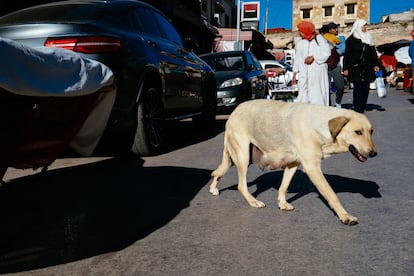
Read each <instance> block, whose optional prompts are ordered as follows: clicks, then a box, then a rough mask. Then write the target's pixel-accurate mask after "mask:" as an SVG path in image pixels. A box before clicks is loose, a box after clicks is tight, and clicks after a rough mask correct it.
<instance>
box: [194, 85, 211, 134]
mask: <svg viewBox="0 0 414 276" xmlns="http://www.w3.org/2000/svg"><path fill="white" fill-rule="evenodd" d="M216 115H217V88H216V82H215V80H210V81H209V84H208V89H207V91H206V93H205V94H204V98H203V110H202V113H201V115H200V116H196V117H194V118H193V119H192V121H193V124H194V126H195V128H197V129H200V130H207V131H211V130H213V129H214V127H215V124H216Z"/></svg>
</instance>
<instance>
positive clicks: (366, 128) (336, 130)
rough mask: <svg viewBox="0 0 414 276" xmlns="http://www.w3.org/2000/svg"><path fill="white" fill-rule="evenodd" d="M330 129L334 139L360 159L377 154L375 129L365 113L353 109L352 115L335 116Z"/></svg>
mask: <svg viewBox="0 0 414 276" xmlns="http://www.w3.org/2000/svg"><path fill="white" fill-rule="evenodd" d="M329 130H330V132H331V135H332V137H333V140H334V141H335V142H336V143H338V144H339V145H340V146H342V147H346V148H347V149H348V150H349V151H350V152H351V153H352V154H353V155H354V156H355V157H356V158H357V159H358V160H359V161H361V162H365V161H367V159H368V157H374V156H376V155H377V151H376V149H375V145H374V143H373V141H372V133H373V131H374V129H373V127H372V125H371V123H370V122H369V120H368V118H367V117H366V116H365V115H363V114H360V113H357V112H354V111H352V112H350V116H339V117H335V118H333V119H331V120H330V121H329Z"/></svg>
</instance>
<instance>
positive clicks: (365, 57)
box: [343, 19, 380, 113]
mask: <svg viewBox="0 0 414 276" xmlns="http://www.w3.org/2000/svg"><path fill="white" fill-rule="evenodd" d="M379 65H380V64H379V60H378V57H377V53H376V50H375V47H374V40H373V38H372V36H371V34H370V33H368V32H367V22H366V21H365V20H363V19H357V20H356V21H355V23H354V25H353V27H352V30H351V34H350V35H349V37H348V38H347V39H346V47H345V55H344V59H343V69H344V71H343V73H344V76H346V77H347V78H348V81H349V82H351V83H352V84H353V86H354V88H353V105H354V107H353V109H354V110H355V111H357V112H359V113H364V112H365V108H366V106H367V101H368V95H369V84H370V83H371V82H373V81H374V80H375V72H378V71H379V70H380V68H379Z"/></svg>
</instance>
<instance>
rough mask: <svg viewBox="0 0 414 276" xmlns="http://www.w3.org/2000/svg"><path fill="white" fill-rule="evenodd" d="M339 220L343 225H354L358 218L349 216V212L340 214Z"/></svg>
mask: <svg viewBox="0 0 414 276" xmlns="http://www.w3.org/2000/svg"><path fill="white" fill-rule="evenodd" d="M340 219H341V222H342V223H343V224H345V225H356V224H358V218H357V217H354V216H351V215H349V214H346V215H344V216H342V217H341V218H340Z"/></svg>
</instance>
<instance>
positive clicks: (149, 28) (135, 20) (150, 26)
mask: <svg viewBox="0 0 414 276" xmlns="http://www.w3.org/2000/svg"><path fill="white" fill-rule="evenodd" d="M131 15H132V16H131V21H132V25H133V26H134V28H135V30H136V31H137V32H143V33H146V34H150V35H153V36H156V37H164V34H163V32H161V30H160V28H159V26H158V23H157V21H156V20H155V18H154V16H153V13H152V12H151V11H150V10H149V9H143V8H141V9H135V10H134V11H133V12H132V13H131Z"/></svg>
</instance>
